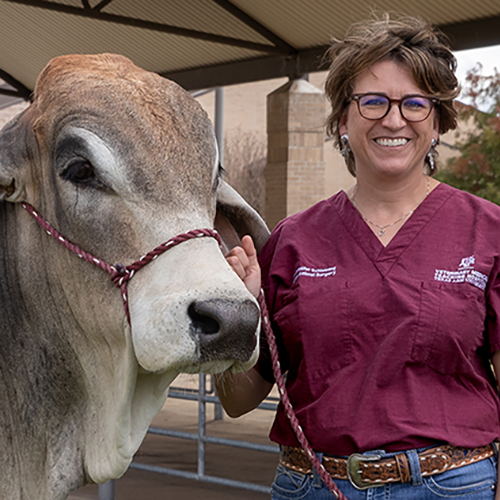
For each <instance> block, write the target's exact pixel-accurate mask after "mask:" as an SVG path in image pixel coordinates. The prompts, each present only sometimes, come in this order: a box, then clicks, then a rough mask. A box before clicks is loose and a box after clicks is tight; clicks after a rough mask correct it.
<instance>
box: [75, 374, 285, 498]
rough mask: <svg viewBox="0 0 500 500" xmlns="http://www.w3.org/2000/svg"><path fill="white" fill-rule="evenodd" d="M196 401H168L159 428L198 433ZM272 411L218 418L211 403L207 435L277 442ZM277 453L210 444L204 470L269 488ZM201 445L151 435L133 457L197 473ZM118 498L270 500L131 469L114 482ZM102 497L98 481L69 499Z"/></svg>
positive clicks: (156, 422) (192, 379) (189, 379)
mask: <svg viewBox="0 0 500 500" xmlns="http://www.w3.org/2000/svg"><path fill="white" fill-rule="evenodd" d="M196 380H197V377H189V376H186V378H184V379H182V380H181V381H176V383H175V385H182V386H185V385H188V384H190V383H191V384H193V383H195V381H196ZM197 415H198V407H197V403H196V402H191V401H183V400H178V399H167V403H166V404H165V406H164V408H163V409H162V411H161V412H160V413H159V414H158V415H157V417H156V418H155V420H154V421H153V423H152V426H154V427H162V428H167V429H174V430H179V431H184V432H192V433H196V432H197V426H198V420H197ZM272 419H273V412H271V411H264V410H255V411H253V412H251V413H250V414H248V415H245V416H244V417H241V418H239V419H230V418H229V417H227V416H225V418H224V419H223V420H214V419H213V405H211V404H208V405H207V435H209V436H218V437H225V438H229V439H240V440H244V441H250V442H254V443H260V444H272V443H271V442H270V441H269V439H268V437H267V435H268V433H269V428H270V426H271V423H272ZM277 458H278V457H277V455H276V454H271V453H265V452H260V451H252V450H244V449H239V448H233V447H227V446H221V445H215V444H210V443H208V444H207V445H206V465H205V467H206V470H205V474H207V475H211V476H217V477H223V478H229V479H233V480H237V481H244V482H249V483H255V484H260V485H263V486H269V485H270V484H271V482H272V480H273V476H274V471H275V468H276V463H277ZM197 460H198V459H197V443H196V441H188V440H184V439H177V438H171V437H163V436H156V435H151V434H148V436H147V437H146V439H145V441H144V443H143V444H142V446H141V448H140V449H139V450H138V452H137V454H136V456H135V458H134V461H135V462H140V463H145V464H151V465H157V466H160V467H168V468H173V469H179V470H183V471H189V472H196V471H197ZM114 488H115V495H114V496H115V500H160V499H161V500H234V499H238V500H269V498H270V497H269V495H268V494H265V493H259V492H253V491H248V490H242V489H238V488H233V487H228V486H219V485H214V484H210V483H206V482H201V481H194V480H187V479H183V478H178V477H174V476H166V475H163V474H157V473H152V472H145V471H139V470H135V469H129V470H128V471H127V472H126V473H125V475H124V476H123V477H122V478H120V479H118V480H116V481H115V484H114ZM91 499H92V500H97V499H98V487H97V485H88V486H85V487H84V488H81V489H79V490H77V491H75V492H73V493H72V494H71V495H70V496H69V500H91Z"/></svg>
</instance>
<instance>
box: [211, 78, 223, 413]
mask: <svg viewBox="0 0 500 500" xmlns="http://www.w3.org/2000/svg"><path fill="white" fill-rule="evenodd" d="M214 122H215V123H214V125H215V138H216V140H217V146H218V147H219V162H220V164H221V165H222V166H224V87H217V88H216V89H215V117H214ZM212 383H213V381H212ZM223 419H224V409H223V408H222V405H221V404H220V403H215V404H214V420H223Z"/></svg>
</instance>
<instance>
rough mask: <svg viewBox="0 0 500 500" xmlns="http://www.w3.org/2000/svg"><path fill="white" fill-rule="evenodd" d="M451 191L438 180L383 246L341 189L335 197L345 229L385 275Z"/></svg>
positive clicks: (452, 191)
mask: <svg viewBox="0 0 500 500" xmlns="http://www.w3.org/2000/svg"><path fill="white" fill-rule="evenodd" d="M453 193H454V190H453V189H452V188H450V186H448V185H446V184H443V183H440V184H438V185H437V186H436V187H435V188H434V189H433V190H432V191H431V192H430V193H429V194H428V196H426V198H425V199H424V200H423V201H422V203H421V204H420V205H419V206H418V207H417V208H416V209H415V211H414V212H413V214H412V215H411V216H410V217H408V219H407V220H406V221H405V223H404V224H403V225H402V226H401V228H400V229H399V230H398V232H397V233H396V234H395V235H394V237H393V238H392V239H391V241H390V242H389V243H388V245H387V246H384V245H383V244H382V243H381V242H380V240H379V239H378V238H377V236H376V235H375V233H374V232H373V231H372V230H371V229H370V227H369V226H368V224H367V223H366V222H365V221H364V219H363V217H362V216H361V214H360V213H359V212H358V210H356V208H355V207H354V206H353V204H352V203H351V201H350V200H349V197H348V196H347V194H346V193H345V192H344V191H341V192H340V193H339V196H338V197H336V200H337V210H338V212H339V215H340V217H341V219H342V221H343V223H344V225H345V227H346V230H347V231H348V232H349V233H350V234H351V236H352V238H353V239H354V240H355V241H356V243H357V244H358V246H359V247H360V248H361V249H362V250H363V252H364V253H365V254H366V256H367V257H368V259H369V260H370V261H371V262H373V265H374V266H375V267H376V268H377V270H378V271H379V273H380V274H381V275H382V276H386V275H387V274H388V273H389V271H390V270H391V268H392V266H393V265H394V264H395V263H396V262H397V261H398V259H399V257H400V256H401V254H402V253H403V252H404V251H405V250H406V249H407V248H408V247H409V246H410V245H411V243H412V241H413V240H414V239H415V238H416V237H417V236H418V235H419V233H420V232H421V231H422V229H423V228H424V227H425V226H426V225H427V224H428V223H429V221H430V220H431V219H432V217H433V216H434V215H435V214H436V212H437V211H438V210H439V208H440V207H441V206H442V205H443V204H444V203H446V201H447V200H448V199H449V198H450V197H451V196H452V195H453Z"/></svg>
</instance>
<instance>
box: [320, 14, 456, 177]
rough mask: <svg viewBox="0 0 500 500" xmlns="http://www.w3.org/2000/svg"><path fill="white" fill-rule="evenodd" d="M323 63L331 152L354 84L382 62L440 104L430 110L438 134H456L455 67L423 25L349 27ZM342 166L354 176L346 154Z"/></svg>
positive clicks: (377, 22)
mask: <svg viewBox="0 0 500 500" xmlns="http://www.w3.org/2000/svg"><path fill="white" fill-rule="evenodd" d="M326 57H327V59H328V60H329V61H330V69H329V72H328V76H327V79H326V82H325V94H326V96H327V98H328V99H329V101H330V103H331V106H332V109H331V113H330V115H329V116H328V118H327V133H328V135H330V136H332V137H333V138H334V140H335V145H336V146H337V147H340V134H339V130H338V128H339V121H340V118H341V116H342V114H343V113H344V111H345V110H346V108H347V106H348V104H349V99H350V98H351V95H352V92H353V89H354V84H355V82H356V78H357V77H358V76H359V75H360V74H361V73H362V72H363V71H365V70H366V69H368V68H370V67H371V66H373V65H374V64H375V63H378V62H381V61H384V60H392V61H394V62H397V63H399V64H402V65H404V66H406V67H407V68H409V70H410V71H411V73H412V76H413V79H414V80H415V83H416V85H417V86H418V87H419V88H420V89H421V90H422V92H423V93H424V94H425V95H428V96H432V97H437V98H438V99H439V100H440V103H439V104H438V106H437V108H436V111H437V113H438V120H439V133H441V134H442V133H445V132H447V131H448V130H452V129H454V128H456V126H457V112H456V110H455V108H454V106H453V99H455V98H456V97H457V95H458V94H459V92H460V89H459V85H458V81H457V78H456V76H455V70H456V65H457V62H456V59H455V56H454V55H453V53H452V52H451V50H450V49H449V48H448V46H447V44H446V43H445V41H444V37H443V35H442V34H440V33H439V32H437V31H436V30H435V29H434V28H432V27H431V26H430V25H429V24H427V23H426V22H424V21H422V20H420V19H417V18H413V17H403V18H400V19H397V20H391V19H390V18H389V16H388V15H387V14H385V15H384V16H383V18H382V19H374V20H371V21H369V22H365V23H357V24H354V25H353V26H352V27H351V28H350V29H349V31H348V32H347V34H346V36H345V38H344V39H343V40H340V41H339V40H335V41H334V42H333V44H332V46H331V47H330V49H329V50H328V52H327V54H326ZM427 161H428V160H427V159H426V162H427ZM346 163H347V167H348V169H349V172H351V174H352V175H356V174H355V165H354V157H353V155H352V152H350V153H349V156H348V157H347V158H346Z"/></svg>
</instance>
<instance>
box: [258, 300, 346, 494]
mask: <svg viewBox="0 0 500 500" xmlns="http://www.w3.org/2000/svg"><path fill="white" fill-rule="evenodd" d="M257 300H258V302H259V306H260V310H261V314H262V327H263V329H264V333H265V335H266V338H267V342H268V344H269V350H270V351H271V359H272V365H273V373H274V379H275V380H276V385H277V386H278V391H279V393H280V398H281V402H282V404H283V406H284V408H285V412H286V415H287V417H288V419H289V420H290V425H291V426H292V429H293V432H294V433H295V436H296V437H297V440H298V441H299V443H300V445H301V446H302V449H303V450H304V451H305V452H306V454H307V456H308V458H309V460H310V461H311V463H312V465H313V467H314V468H315V469H316V471H317V472H318V474H319V476H320V477H321V479H322V480H323V482H324V483H325V484H326V486H327V487H328V489H329V490H330V491H331V492H332V493H333V495H334V496H335V498H337V499H338V500H348V499H347V497H346V496H345V495H344V494H343V493H342V492H341V491H340V490H339V488H338V486H337V485H336V484H335V483H334V482H333V479H332V477H331V476H330V474H328V472H327V471H326V469H325V467H324V466H323V464H322V463H321V462H320V460H319V459H318V457H317V456H316V453H314V451H313V449H312V446H311V445H310V443H309V441H308V439H307V437H306V435H305V434H304V430H303V429H302V427H301V425H300V423H299V421H298V419H297V415H295V411H294V409H293V406H292V403H291V402H290V398H289V397H288V392H287V390H286V387H285V381H284V380H283V374H282V373H281V367H280V361H279V354H278V348H277V346H276V340H275V338H274V334H273V331H272V328H271V325H270V322H269V313H268V310H267V304H266V299H265V297H264V292H263V291H262V290H261V291H260V293H259V297H258V299H257Z"/></svg>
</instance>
